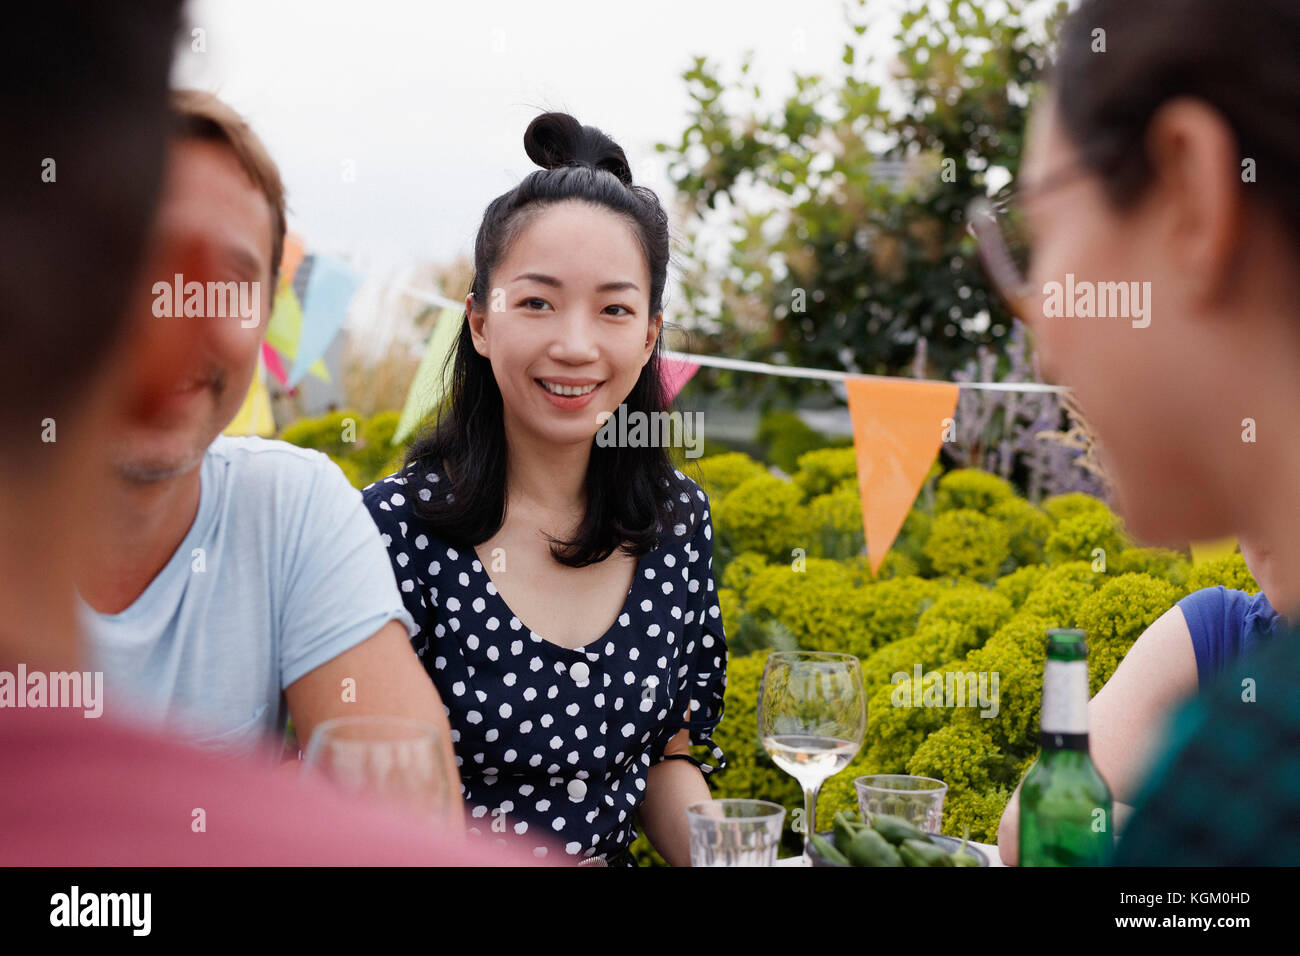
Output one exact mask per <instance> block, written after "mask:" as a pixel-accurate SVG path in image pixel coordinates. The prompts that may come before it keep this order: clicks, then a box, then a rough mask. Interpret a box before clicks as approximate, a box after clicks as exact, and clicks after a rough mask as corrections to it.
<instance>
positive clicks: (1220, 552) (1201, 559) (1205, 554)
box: [1190, 538, 1237, 565]
mask: <svg viewBox="0 0 1300 956" xmlns="http://www.w3.org/2000/svg"><path fill="white" fill-rule="evenodd" d="M1190 549H1191V552H1192V564H1193V565H1198V564H1204V563H1205V562H1206V561H1217V560H1218V559H1219V558H1226V557H1227V556H1228V555H1230V554H1232V553H1233V552H1234V551H1236V550H1237V539H1236V538H1221V539H1220V540H1218V541H1196V542H1193V543H1192V544H1191V546H1190Z"/></svg>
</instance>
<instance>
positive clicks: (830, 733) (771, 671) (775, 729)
mask: <svg viewBox="0 0 1300 956" xmlns="http://www.w3.org/2000/svg"><path fill="white" fill-rule="evenodd" d="M866 730H867V704H866V695H865V694H864V693H863V690H862V671H861V668H860V667H859V665H858V659H857V658H856V657H854V656H853V655H852V654H833V653H830V652H826V651H778V652H776V653H773V654H772V655H771V656H769V657H768V659H767V666H766V667H764V669H763V682H762V684H761V685H760V686H759V689H758V737H759V740H761V741H762V742H763V746H764V747H765V748H766V749H767V752H768V753H769V754H771V756H772V761H773V762H774V763H775V764H776V765H777V766H778V767H780V768H781V769H782V770H784V771H785V772H786V773H788V774H790V775H791V776H792V777H794V778H795V779H796V780H798V781H799V785H800V787H801V788H802V789H803V795H804V820H803V843H804V857H805V858H807V857H808V840H809V838H810V836H811V835H812V834H813V833H815V832H816V811H817V793H818V791H819V790H821V786H822V783H823V782H825V780H826V779H827V778H828V777H832V776H834V775H835V774H837V773H839V772H840V771H841V770H843V769H844V768H845V767H846V766H848V764H849V761H850V760H852V759H853V757H854V756H855V755H856V754H857V752H858V750H859V749H860V748H861V747H862V738H863V735H864V734H865V733H866Z"/></svg>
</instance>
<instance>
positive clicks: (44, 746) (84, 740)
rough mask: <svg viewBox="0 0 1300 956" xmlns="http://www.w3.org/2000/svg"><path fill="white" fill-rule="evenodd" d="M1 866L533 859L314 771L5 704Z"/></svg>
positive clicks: (1, 719) (73, 714)
mask: <svg viewBox="0 0 1300 956" xmlns="http://www.w3.org/2000/svg"><path fill="white" fill-rule="evenodd" d="M0 764H3V765H4V766H5V768H6V777H7V780H8V785H6V786H5V787H3V788H0V865H9V866H49V865H56V866H57V865H62V866H229V865H244V866H473V865H491V866H515V865H520V866H524V865H527V866H531V865H538V864H539V863H541V862H542V861H538V860H536V859H534V858H533V857H532V856H531V855H527V856H525V855H523V854H519V853H515V852H512V851H509V850H503V849H499V848H495V847H491V846H488V845H486V844H483V843H476V842H474V841H466V842H461V841H459V840H452V839H448V838H445V837H439V836H436V835H434V834H428V835H424V834H420V833H419V832H418V829H417V828H418V826H419V824H418V822H414V821H411V820H409V819H404V818H399V817H396V816H394V815H392V814H390V813H388V812H385V811H382V810H381V809H379V808H376V807H374V806H371V805H367V804H362V803H359V802H356V801H355V800H353V799H351V798H348V797H346V796H345V795H342V794H339V793H336V792H335V791H334V790H332V789H330V788H329V787H327V786H325V785H324V784H322V783H319V782H317V781H312V780H302V779H298V778H296V777H292V776H290V775H288V774H286V773H285V772H284V771H283V770H280V771H276V770H270V769H266V768H265V767H260V766H254V765H252V764H250V763H246V762H243V761H235V760H231V759H219V758H215V757H212V756H210V755H207V754H204V753H201V752H199V751H197V750H194V749H191V748H189V747H186V746H184V745H183V744H181V743H179V742H177V741H173V740H169V739H164V738H161V737H158V736H155V735H154V734H152V733H147V732H145V731H143V730H141V729H138V728H136V727H134V726H131V725H128V724H125V723H122V722H119V721H115V720H112V719H111V718H106V717H101V718H98V719H90V718H87V717H85V716H83V714H82V713H81V712H80V711H70V710H58V709H24V710H9V709H6V710H5V711H4V712H0Z"/></svg>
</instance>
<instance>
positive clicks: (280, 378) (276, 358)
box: [262, 342, 289, 385]
mask: <svg viewBox="0 0 1300 956" xmlns="http://www.w3.org/2000/svg"><path fill="white" fill-rule="evenodd" d="M262 364H263V365H265V366H266V370H267V371H268V372H270V373H271V374H272V375H274V376H275V380H276V381H277V382H279V383H280V384H281V385H284V384H285V383H286V382H288V380H289V375H288V373H287V372H285V370H284V363H283V362H281V361H280V353H279V352H277V351H276V350H275V349H273V348H271V346H269V345H268V344H266V343H265V342H263V343H262Z"/></svg>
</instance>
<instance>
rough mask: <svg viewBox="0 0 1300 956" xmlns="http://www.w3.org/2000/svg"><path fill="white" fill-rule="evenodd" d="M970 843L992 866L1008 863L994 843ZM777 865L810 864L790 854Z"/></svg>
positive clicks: (972, 841) (777, 862)
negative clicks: (1004, 861) (980, 851)
mask: <svg viewBox="0 0 1300 956" xmlns="http://www.w3.org/2000/svg"><path fill="white" fill-rule="evenodd" d="M970 845H971V846H973V847H978V848H979V849H980V850H982V851H983V852H984V855H985V856H986V857H988V858H989V866H990V867H993V866H1006V864H1005V863H1003V862H1002V857H1000V856H998V848H997V847H996V846H994V845H993V844H992V843H976V842H975V841H974V840H971V841H970ZM776 865H777V866H807V865H808V864H807V862H806V861H805V860H804V858H803V857H802V856H789V857H786V858H785V859H784V860H777V861H776Z"/></svg>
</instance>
